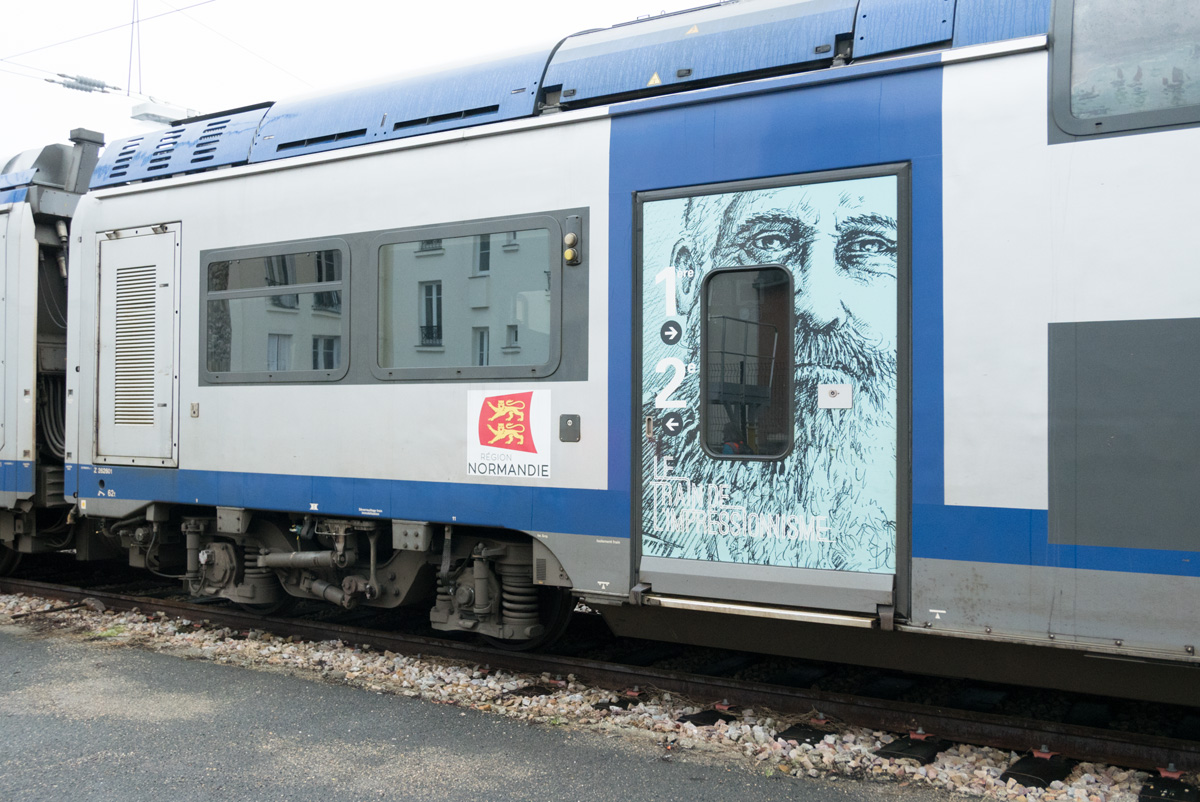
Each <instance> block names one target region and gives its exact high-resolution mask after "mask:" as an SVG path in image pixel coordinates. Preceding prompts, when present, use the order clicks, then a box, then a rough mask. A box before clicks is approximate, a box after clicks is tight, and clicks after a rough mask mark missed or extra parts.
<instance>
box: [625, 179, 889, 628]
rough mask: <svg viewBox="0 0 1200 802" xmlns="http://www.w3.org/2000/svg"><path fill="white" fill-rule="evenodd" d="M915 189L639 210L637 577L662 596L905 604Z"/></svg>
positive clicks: (688, 196)
mask: <svg viewBox="0 0 1200 802" xmlns="http://www.w3.org/2000/svg"><path fill="white" fill-rule="evenodd" d="M906 179H907V176H906V172H905V169H904V168H903V166H896V167H890V168H883V169H873V170H870V171H853V172H838V173H824V174H819V175H809V176H797V177H791V178H787V179H775V180H771V181H767V182H756V183H755V182H742V183H737V184H724V185H716V186H710V187H700V188H689V189H687V190H680V191H666V192H654V193H646V194H643V195H641V196H639V198H638V201H637V207H638V218H639V223H640V227H639V228H640V245H639V250H640V253H639V268H640V285H639V290H638V293H639V299H640V306H641V315H642V319H641V327H640V328H641V331H640V335H641V336H640V346H638V347H639V349H640V362H641V368H640V377H639V378H640V384H641V393H640V407H641V424H642V425H641V426H640V427H639V430H640V431H639V432H638V435H637V439H638V441H639V443H640V448H639V449H635V451H634V453H635V454H640V465H639V466H637V469H636V470H637V473H638V474H639V475H640V533H639V534H640V555H641V556H640V566H639V580H640V581H641V582H642V583H644V584H648V585H650V588H651V590H652V591H653V592H654V593H655V594H674V595H678V596H691V597H705V598H714V599H725V600H734V601H743V602H758V603H769V604H774V605H786V606H792V607H804V608H817V609H822V610H838V611H842V612H851V613H868V614H876V613H877V612H878V609H877V608H879V607H880V606H885V607H886V606H888V605H894V604H895V603H896V593H895V580H896V575H897V565H900V564H903V561H904V559H905V558H904V557H898V552H904V551H906V545H905V543H904V542H902V539H901V537H900V536H899V535H900V530H904V531H905V532H906V531H907V526H906V525H905V523H904V522H906V519H907V504H906V502H905V499H906V498H907V488H906V481H907V470H898V468H900V466H903V465H905V464H906V460H907V456H906V451H905V447H904V443H905V441H906V437H907V434H906V433H907V425H903V426H902V425H901V423H900V422H901V420H902V419H903V417H904V415H903V414H902V408H901V403H902V402H901V401H900V399H901V398H903V397H905V395H906V388H905V387H904V386H903V384H902V381H901V378H902V377H901V376H900V371H899V367H900V365H899V363H900V358H899V356H900V354H901V353H903V352H904V351H903V349H902V348H901V342H902V340H903V339H904V336H905V334H906V333H905V332H904V331H903V330H902V324H901V321H902V320H904V319H905V318H906V315H905V314H904V308H905V300H904V299H905V296H906V294H907V293H906V292H905V291H904V289H903V287H904V286H905V285H904V282H905V281H906V273H907V265H906V264H905V258H904V254H905V253H906V251H907V244H906V243H905V242H902V241H901V232H903V231H905V230H906V221H905V220H904V216H905V214H906V209H905V208H904V206H905V204H904V203H903V202H902V199H903V198H906V197H907V180H906ZM635 459H636V457H635ZM635 497H636V496H635Z"/></svg>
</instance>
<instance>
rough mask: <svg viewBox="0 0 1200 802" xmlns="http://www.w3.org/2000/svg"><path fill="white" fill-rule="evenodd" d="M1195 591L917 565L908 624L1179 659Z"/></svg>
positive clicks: (981, 566) (1048, 573)
mask: <svg viewBox="0 0 1200 802" xmlns="http://www.w3.org/2000/svg"><path fill="white" fill-rule="evenodd" d="M1198 584H1200V580H1198V579H1197V578H1196V577H1190V576H1165V575H1149V574H1138V573H1125V572H1120V571H1091V570H1083V569H1077V568H1074V567H1062V566H1030V565H1008V564H1004V563H979V562H960V561H958V560H936V559H920V558H918V559H914V560H913V614H912V618H911V623H912V624H914V625H916V626H924V627H927V628H928V630H929V631H930V632H943V633H946V632H953V633H967V634H972V635H975V636H977V637H994V638H1007V637H1016V638H1029V639H1032V640H1034V641H1035V642H1047V641H1049V638H1050V636H1052V635H1053V636H1056V641H1057V642H1058V643H1060V644H1062V643H1072V642H1074V643H1077V644H1083V645H1087V644H1094V645H1096V646H1103V647H1105V648H1107V649H1109V650H1117V651H1119V650H1120V649H1126V650H1129V651H1131V652H1133V651H1143V650H1166V651H1167V652H1168V653H1170V652H1174V654H1175V656H1180V657H1182V656H1184V655H1186V654H1187V653H1188V652H1187V647H1188V646H1189V645H1194V640H1193V639H1194V637H1195V634H1194V633H1195V631H1196V621H1197V619H1198V618H1200V594H1197V593H1196V588H1197V585H1198ZM1164 599H1171V600H1172V602H1171V603H1169V604H1164V603H1163V600H1164ZM1117 641H1120V645H1119V646H1118V645H1117ZM1164 656H1171V655H1169V654H1168V655H1164Z"/></svg>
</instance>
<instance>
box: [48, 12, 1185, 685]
mask: <svg viewBox="0 0 1200 802" xmlns="http://www.w3.org/2000/svg"><path fill="white" fill-rule="evenodd" d="M1198 121H1200V13H1197V12H1196V11H1195V10H1194V9H1192V7H1191V6H1190V5H1188V4H1185V3H1174V2H1163V3H1160V4H1158V5H1156V6H1155V7H1154V8H1152V9H1138V10H1136V11H1133V10H1130V9H1129V8H1128V7H1127V6H1124V5H1122V4H1120V3H1117V2H1115V0H1074V1H1073V2H1072V0H1060V2H1058V3H1057V4H1056V5H1055V6H1054V7H1053V8H1052V7H1051V4H1050V2H1049V0H1003V1H1001V0H994V1H993V2H984V0H807V1H805V2H794V1H791V2H785V1H784V0H746V1H745V2H734V3H723V4H719V5H712V6H706V7H703V8H699V9H696V10H694V11H689V12H685V13H680V14H670V15H664V16H660V17H656V18H652V19H648V20H642V21H638V22H636V23H630V24H627V25H621V26H617V27H614V28H611V29H607V30H601V31H595V32H588V33H584V34H579V35H576V36H571V37H568V38H567V39H565V40H563V41H562V42H560V43H558V45H556V46H555V47H554V48H552V49H548V50H547V51H546V52H543V53H535V54H531V55H528V56H524V57H519V58H513V59H510V60H508V61H504V62H500V63H493V64H488V65H485V66H482V67H479V68H471V69H464V70H462V71H459V72H456V73H451V74H441V75H432V76H427V77H422V78H412V79H404V80H399V81H394V82H390V83H385V84H381V85H378V86H375V87H371V88H367V89H359V90H354V91H351V92H348V93H345V94H340V95H334V96H328V97H313V98H303V99H300V100H294V101H288V102H280V103H274V104H266V105H264V106H261V107H252V108H245V109H239V110H234V111H231V112H228V113H226V114H222V115H214V116H210V117H206V118H200V119H196V120H188V121H183V122H181V123H179V124H178V125H176V126H174V127H172V128H170V129H168V130H166V131H164V132H162V133H160V134H157V135H152V136H143V137H137V138H133V139H130V140H125V141H122V142H118V143H115V144H113V145H112V146H110V147H109V148H108V149H107V150H106V151H105V153H104V155H103V157H102V159H101V161H100V164H99V165H98V167H97V169H96V171H95V174H94V177H93V180H92V186H91V191H90V192H89V194H88V195H87V196H86V197H85V198H84V199H83V200H82V201H81V202H80V205H79V208H78V210H77V213H76V216H75V220H74V224H73V225H74V227H73V229H72V235H73V238H74V241H73V244H72V248H71V283H70V293H71V296H70V301H71V302H70V330H71V338H70V340H69V344H68V349H69V351H68V368H69V369H68V372H67V378H68V384H67V399H66V404H67V418H68V426H67V435H68V445H67V451H68V453H67V454H66V456H65V460H64V462H65V467H66V476H67V495H68V497H69V498H70V499H71V500H72V501H75V502H76V503H77V511H78V514H79V516H80V520H82V521H85V522H90V525H92V526H93V527H95V529H94V531H92V534H91V535H90V537H93V538H99V539H101V540H103V541H105V542H108V543H117V542H119V543H120V545H121V546H122V547H123V548H126V549H128V550H129V553H130V555H131V560H132V561H133V562H134V563H135V564H139V565H146V566H148V567H151V568H154V569H155V570H158V571H160V572H166V573H172V574H177V575H180V576H182V577H184V578H185V581H186V582H187V584H188V586H189V587H190V588H191V589H192V590H193V592H195V593H204V594H213V593H216V594H221V595H224V596H227V597H229V598H232V599H235V600H237V601H239V602H241V603H243V604H248V605H253V606H261V607H264V608H269V607H272V606H274V605H276V604H278V603H279V602H280V601H281V600H284V599H287V598H291V597H319V598H325V599H328V600H330V601H333V602H335V603H339V604H343V605H352V604H367V605H376V606H392V605H398V604H425V605H428V606H429V607H430V608H431V611H432V612H431V620H432V621H433V623H434V626H435V627H437V628H440V629H447V630H469V631H475V632H480V633H482V634H484V635H486V636H489V637H491V638H493V639H495V640H497V641H498V642H506V643H509V644H514V645H522V644H525V645H528V644H533V643H537V642H539V641H541V640H544V639H545V638H547V637H550V636H552V635H553V634H554V633H555V632H556V630H557V629H558V628H559V626H560V625H561V623H562V622H563V621H564V620H565V615H564V611H565V610H566V609H568V608H569V605H570V604H571V602H572V599H573V598H575V597H579V598H582V599H584V600H585V601H587V602H588V603H589V604H590V605H592V606H594V607H595V608H596V609H598V610H600V611H601V612H603V613H604V615H605V616H606V618H607V620H608V621H609V622H610V624H611V625H612V626H614V628H616V629H618V630H619V631H623V632H629V633H635V634H642V635H647V636H652V637H660V638H665V639H678V640H697V641H699V640H710V641H712V640H717V641H719V642H721V643H724V644H725V645H729V646H737V647H741V648H755V649H758V650H763V651H779V652H785V653H794V654H800V653H814V652H821V651H824V652H826V653H833V654H836V655H841V656H843V657H847V658H848V659H855V660H860V661H863V662H876V663H880V664H888V663H892V662H895V661H897V660H898V659H899V658H900V657H901V656H905V657H906V658H907V660H908V661H909V662H914V663H924V664H925V666H926V667H934V668H936V667H937V665H938V664H939V661H944V660H948V659H949V658H948V657H947V655H948V654H949V652H948V651H947V645H948V644H955V645H957V644H962V643H970V644H971V649H972V650H971V652H970V654H971V655H972V656H973V657H972V659H973V660H974V661H975V664H974V666H973V667H971V668H970V669H968V670H971V671H974V672H976V673H979V674H980V675H984V676H997V677H999V676H1000V675H1001V673H1003V672H1002V668H1004V669H1013V668H1014V666H1016V667H1017V668H1019V665H1018V664H1020V663H1021V660H1020V659H1009V658H1004V659H1001V658H998V657H997V658H995V659H993V658H992V657H990V655H999V654H1000V651H998V650H999V647H1000V646H1001V645H1008V646H1017V647H1019V648H1017V649H1015V650H1011V651H1009V652H1006V654H1010V655H1011V654H1017V655H1030V654H1040V653H1042V652H1045V653H1050V652H1051V651H1052V650H1048V649H1045V648H1044V647H1060V648H1057V649H1055V650H1053V651H1054V653H1056V654H1060V655H1065V656H1066V657H1065V658H1064V659H1067V660H1075V661H1076V662H1075V663H1074V664H1073V668H1072V669H1071V670H1070V671H1071V673H1072V674H1074V675H1075V677H1078V676H1081V675H1093V674H1101V673H1103V671H1102V670H1100V669H1096V670H1093V671H1088V672H1081V671H1079V670H1078V669H1079V665H1080V664H1079V662H1078V660H1079V659H1082V657H1084V656H1114V657H1120V658H1137V659H1142V660H1148V661H1159V662H1162V663H1166V664H1170V665H1174V666H1186V665H1188V664H1192V663H1194V661H1195V659H1196V658H1195V649H1194V646H1195V644H1196V642H1197V640H1198V635H1200V633H1198V632H1197V629H1196V627H1197V625H1196V622H1197V621H1198V620H1200V594H1197V588H1198V578H1197V577H1198V576H1200V562H1198V561H1197V560H1195V559H1193V558H1194V556H1195V555H1196V553H1197V549H1198V548H1200V545H1198V544H1200V541H1198V540H1197V530H1196V524H1195V521H1196V520H1197V519H1198V517H1200V515H1198V513H1200V508H1198V507H1197V504H1198V503H1200V502H1198V501H1197V498H1200V494H1197V493H1196V492H1195V491H1196V488H1197V486H1198V484H1200V483H1198V479H1200V461H1198V460H1197V458H1196V454H1197V453H1200V415H1197V411H1198V410H1197V404H1196V403H1195V399H1196V398H1197V397H1198V394H1200V368H1198V367H1197V360H1196V359H1195V358H1194V352H1195V345H1196V343H1197V342H1198V341H1200V279H1198V278H1197V272H1196V269H1195V256H1194V254H1193V253H1192V249H1191V247H1190V245H1189V240H1188V239H1187V237H1186V235H1185V233H1184V232H1186V231H1188V230H1190V225H1191V223H1192V219H1193V217H1194V216H1195V210H1196V208H1197V207H1196V202H1195V199H1194V198H1193V197H1192V194H1193V193H1192V189H1191V184H1192V182H1191V180H1190V170H1191V169H1192V168H1193V167H1194V166H1195V164H1196V155H1195V154H1196V153H1197V152H1200V132H1198V131H1197V129H1196V127H1195V126H1196V123H1197V122H1198ZM785 626H787V627H791V628H790V629H781V627H785ZM881 630H882V631H881ZM784 632H788V633H790V634H781V633H784ZM1039 647H1040V648H1039ZM1022 650H1023V651H1022ZM1092 663H1093V664H1095V665H1102V661H1094V660H1093V661H1092ZM1089 665H1090V664H1089ZM946 670H950V669H946ZM955 670H962V669H955ZM1039 670H1040V669H1039ZM1010 673H1011V672H1010ZM1018 673H1019V672H1018ZM1026 679H1031V678H1030V677H1026ZM1042 681H1048V682H1054V681H1055V680H1050V679H1046V678H1044V677H1043V678H1042ZM1062 681H1063V682H1066V681H1068V680H1062ZM1069 681H1074V680H1069Z"/></svg>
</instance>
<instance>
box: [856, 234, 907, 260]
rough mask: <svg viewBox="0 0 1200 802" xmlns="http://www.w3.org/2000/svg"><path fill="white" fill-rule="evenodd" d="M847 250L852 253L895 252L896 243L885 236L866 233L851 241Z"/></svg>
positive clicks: (873, 254)
mask: <svg viewBox="0 0 1200 802" xmlns="http://www.w3.org/2000/svg"><path fill="white" fill-rule="evenodd" d="M846 250H847V252H848V253H850V254H852V255H860V256H876V255H880V254H892V253H895V251H896V245H895V243H893V242H891V241H890V240H886V239H884V238H883V237H874V236H870V235H865V236H861V237H858V238H856V239H854V240H852V241H850V242H849V243H848V244H847V248H846Z"/></svg>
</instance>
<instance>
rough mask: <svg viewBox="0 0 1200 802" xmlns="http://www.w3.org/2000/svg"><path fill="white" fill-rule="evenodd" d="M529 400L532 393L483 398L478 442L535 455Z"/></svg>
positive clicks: (531, 399) (531, 401)
mask: <svg viewBox="0 0 1200 802" xmlns="http://www.w3.org/2000/svg"><path fill="white" fill-rule="evenodd" d="M532 403H533V393H532V392H528V393H511V394H509V395H491V396H488V397H487V398H485V399H483V405H482V406H481V407H480V409H479V444H480V445H481V446H488V447H489V448H503V449H506V450H508V451H524V452H527V453H530V454H536V453H537V447H536V446H535V445H534V444H533V429H532V427H531V426H530V419H529V407H530V405H531V404H532Z"/></svg>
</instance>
